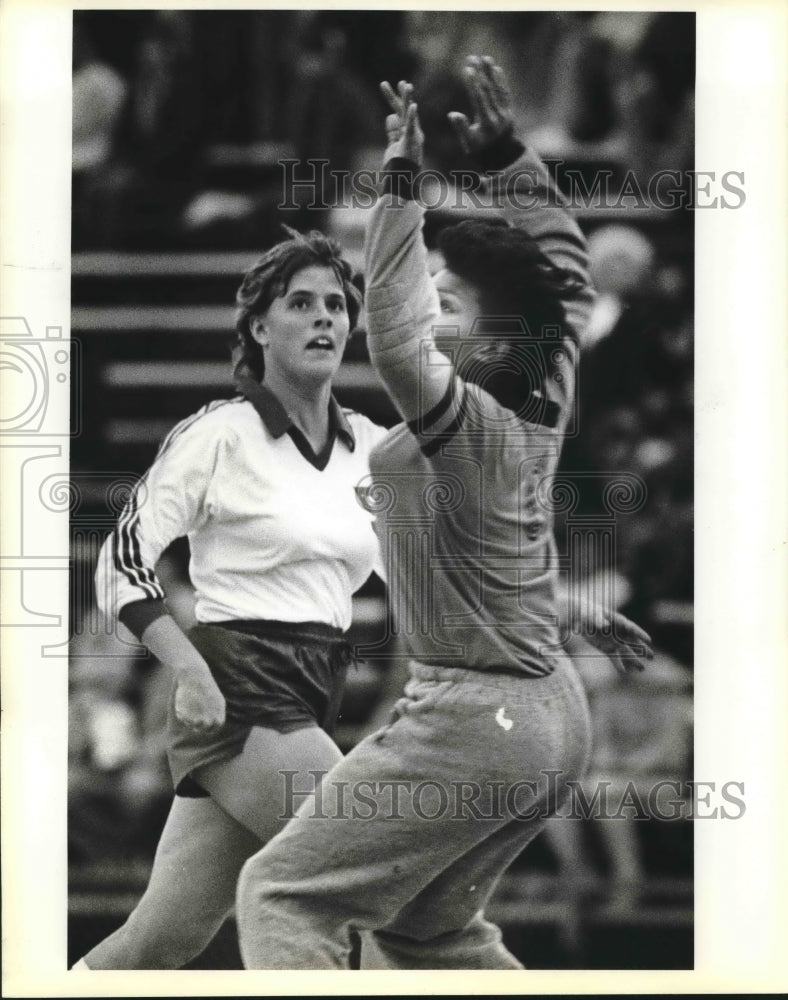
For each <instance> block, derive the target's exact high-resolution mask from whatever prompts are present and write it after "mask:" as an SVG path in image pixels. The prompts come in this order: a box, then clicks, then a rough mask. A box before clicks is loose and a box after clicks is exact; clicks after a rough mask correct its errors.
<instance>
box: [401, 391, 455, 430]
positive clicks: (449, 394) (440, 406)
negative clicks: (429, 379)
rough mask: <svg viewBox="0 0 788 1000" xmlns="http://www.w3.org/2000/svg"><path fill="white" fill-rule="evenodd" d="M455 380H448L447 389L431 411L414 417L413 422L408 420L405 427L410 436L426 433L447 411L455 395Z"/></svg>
mask: <svg viewBox="0 0 788 1000" xmlns="http://www.w3.org/2000/svg"><path fill="white" fill-rule="evenodd" d="M456 381H457V380H456V379H455V378H451V379H450V380H449V385H448V388H447V389H446V392H445V393H444V394H443V397H442V399H440V400H439V401H438V402H437V403H436V404H435V406H433V407H432V409H431V410H428V411H427V412H426V413H424V414H422V415H421V416H418V417H416V418H415V419H414V420H409V421H408V424H407V427H408V430H409V431H410V432H411V434H423V433H424V432H425V431H427V430H428V429H429V428H430V427H431V426H432V425H433V424H436V423H437V422H438V421H439V420H440V418H441V417H442V416H443V414H444V413H445V412H446V411H447V410H448V409H449V407H450V406H451V404H452V403H453V402H454V396H455V393H456Z"/></svg>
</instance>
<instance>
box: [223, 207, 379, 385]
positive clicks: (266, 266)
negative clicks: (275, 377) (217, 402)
mask: <svg viewBox="0 0 788 1000" xmlns="http://www.w3.org/2000/svg"><path fill="white" fill-rule="evenodd" d="M282 228H283V229H284V231H285V232H286V233H287V234H288V236H289V239H286V240H283V241H282V242H281V243H277V244H276V245H275V246H273V247H271V248H270V250H267V251H266V252H265V253H264V254H263V256H262V257H261V258H260V259H259V260H258V261H257V263H256V264H255V265H254V266H253V267H251V268H250V269H249V270H248V271H247V272H246V274H245V275H244V278H243V281H242V282H241V286H240V288H239V289H238V291H237V293H236V296H235V303H236V306H237V309H236V314H235V336H234V339H233V351H232V361H233V374H234V376H235V378H236V379H237V378H238V377H239V376H240V375H242V374H249V375H251V376H252V377H253V378H254V379H255V380H256V381H258V382H259V381H261V380H262V378H263V374H264V372H265V361H264V358H263V349H262V347H261V346H260V344H258V342H257V341H256V340H255V339H254V337H253V336H252V329H251V322H252V320H253V319H254V318H255V317H256V316H259V315H261V314H262V313H264V312H266V310H267V309H268V307H269V306H270V305H271V303H272V302H273V301H274V299H276V298H279V296H281V295H284V294H285V292H286V291H287V288H288V286H289V284H290V282H291V281H292V279H293V277H294V275H296V274H297V273H298V272H299V271H303V270H304V268H306V267H330V268H331V270H332V271H333V272H334V274H335V275H336V278H337V281H338V282H339V284H340V285H341V287H342V291H343V292H344V294H345V301H346V303H347V311H348V319H349V321H350V329H351V331H352V330H353V329H355V326H356V324H357V322H358V317H359V314H360V312H361V302H362V297H361V293H360V291H359V289H358V287H357V286H356V284H354V279H353V269H352V268H351V266H350V264H349V263H348V262H347V261H346V260H345V259H344V257H342V248H341V247H340V245H339V243H338V242H337V241H336V240H334V239H331V238H330V237H328V236H324V235H323V233H321V232H318V231H317V230H313V231H312V232H309V233H306V234H302V233H299V232H297V231H296V230H295V229H291V228H290V227H289V226H282Z"/></svg>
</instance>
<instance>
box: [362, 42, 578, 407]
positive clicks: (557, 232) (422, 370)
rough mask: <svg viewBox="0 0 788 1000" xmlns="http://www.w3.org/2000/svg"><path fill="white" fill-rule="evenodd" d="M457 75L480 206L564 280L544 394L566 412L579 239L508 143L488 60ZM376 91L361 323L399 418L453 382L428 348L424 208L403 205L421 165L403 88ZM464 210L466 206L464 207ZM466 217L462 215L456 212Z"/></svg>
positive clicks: (549, 189) (503, 102) (539, 171)
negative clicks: (379, 128) (378, 126)
mask: <svg viewBox="0 0 788 1000" xmlns="http://www.w3.org/2000/svg"><path fill="white" fill-rule="evenodd" d="M465 76H466V81H467V83H468V88H469V92H470V94H471V98H472V100H473V104H474V111H475V114H474V120H473V122H471V121H469V120H468V118H466V116H465V115H463V114H460V113H459V112H452V113H451V114H450V115H449V118H450V121H451V123H452V125H453V127H454V129H455V131H456V133H457V135H458V138H459V140H460V143H461V145H462V146H463V148H464V149H465V151H466V153H468V154H469V155H470V156H471V158H472V160H473V161H474V162H475V164H476V169H477V170H478V172H479V174H480V176H481V177H482V178H483V181H482V183H483V185H484V187H485V196H484V198H483V202H484V205H485V207H484V208H482V209H476V210H475V211H477V212H480V213H483V214H484V215H485V216H489V215H491V214H492V215H503V216H504V217H506V219H507V221H508V222H509V223H510V224H512V225H515V226H517V227H518V228H520V229H522V230H523V231H524V232H526V233H527V234H528V235H529V236H530V237H531V238H532V239H533V240H534V241H535V243H536V244H537V245H538V247H539V249H540V251H541V252H542V253H543V254H544V256H545V258H546V259H547V261H549V263H550V264H552V265H553V266H554V267H557V268H560V269H561V270H562V271H563V272H565V273H566V274H567V275H568V276H571V279H572V281H571V282H569V283H567V284H568V289H569V290H568V291H567V292H566V294H565V295H564V296H563V297H562V300H561V301H562V304H563V306H564V310H565V312H566V317H567V323H566V328H565V329H564V331H563V338H564V342H565V346H566V351H565V352H564V354H563V357H562V359H561V360H560V361H559V362H558V366H559V368H560V367H563V369H564V370H563V371H562V372H561V376H562V377H561V378H559V379H557V380H555V379H553V380H551V386H550V388H549V390H548V391H549V393H550V394H551V395H552V394H554V395H555V399H554V400H553V401H554V402H555V403H556V404H558V406H559V407H560V408H561V409H562V410H563V411H566V409H567V404H568V403H569V402H570V398H571V396H572V391H573V386H574V367H575V364H576V360H577V352H576V341H577V340H578V338H579V337H580V335H581V333H582V330H583V328H584V326H585V323H586V321H587V318H588V314H589V311H590V306H591V302H592V300H593V293H592V291H591V287H590V283H589V279H588V268H587V259H586V251H585V240H584V237H583V235H582V233H581V231H580V229H579V227H578V226H577V224H576V222H575V221H574V220H573V219H572V218H571V216H570V215H569V213H568V211H567V208H566V205H565V202H564V199H563V198H562V196H561V195H560V193H559V192H558V191H557V189H556V188H555V186H554V185H553V183H552V181H551V179H550V176H549V174H548V171H547V169H546V167H545V165H544V163H542V161H541V160H540V159H539V157H538V156H537V155H536V154H535V153H534V152H533V151H530V150H527V149H526V147H525V146H524V145H523V143H521V142H520V141H519V140H518V139H516V138H515V136H514V132H513V118H512V111H511V102H510V99H509V93H508V89H507V88H506V85H505V82H504V79H503V74H502V72H501V70H500V68H499V67H497V66H495V65H494V63H493V62H492V60H490V59H487V58H479V57H469V59H468V61H467V64H466V67H465ZM381 88H382V90H383V93H384V95H385V96H386V98H387V100H388V101H389V104H390V106H391V109H392V114H390V115H389V117H388V118H387V121H386V127H387V133H388V138H389V145H388V148H387V150H386V153H385V155H384V159H383V171H384V177H385V178H386V180H385V183H384V194H383V196H382V197H381V198H380V199H379V201H378V203H377V204H376V206H375V207H374V208H373V210H372V212H371V213H370V221H369V225H368V229H367V240H366V276H367V319H368V332H369V346H370V355H371V358H372V362H373V364H374V365H375V368H376V370H377V371H378V373H379V374H380V376H381V378H382V380H383V382H384V384H385V385H386V387H387V389H388V391H389V394H390V395H391V397H392V399H393V400H394V402H395V404H396V405H397V407H398V409H399V410H400V413H401V414H402V416H403V417H404V418H405V419H406V420H413V419H414V418H416V417H421V416H423V415H424V414H425V413H428V412H429V411H431V410H433V409H434V408H435V407H440V405H441V401H442V400H444V399H445V398H446V395H447V390H448V389H449V386H450V384H451V381H452V375H451V370H450V366H449V364H448V362H447V363H446V365H442V364H440V363H437V361H438V359H439V358H440V355H439V353H438V351H437V349H436V348H434V346H432V328H433V326H434V325H435V324H437V323H438V322H439V318H440V310H439V305H438V297H437V294H436V292H435V288H434V285H433V283H432V280H431V278H430V276H429V273H428V268H427V254H426V250H425V247H424V243H423V240H422V234H421V230H422V223H423V217H424V209H423V208H422V207H421V206H420V205H418V204H416V203H415V202H414V201H413V200H412V196H411V191H410V185H409V184H408V182H407V178H408V175H409V174H411V175H412V173H413V172H414V171H416V170H418V169H419V168H420V167H421V155H422V142H423V136H422V134H421V129H420V128H419V123H418V115H417V107H416V105H415V104H414V103H413V101H412V88H411V86H410V85H409V84H407V83H400V84H399V86H398V88H397V92H396V93H395V92H394V90H393V89H392V88H391V87H390V86H389V85H388V84H382V85H381ZM468 204H469V208H470V207H471V203H470V202H469V203H468ZM458 215H460V217H465V216H466V215H467V213H466V212H462V213H458Z"/></svg>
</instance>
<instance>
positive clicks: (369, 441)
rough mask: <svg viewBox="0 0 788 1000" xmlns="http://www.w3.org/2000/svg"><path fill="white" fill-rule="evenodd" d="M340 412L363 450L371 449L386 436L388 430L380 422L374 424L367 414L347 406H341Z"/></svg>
mask: <svg viewBox="0 0 788 1000" xmlns="http://www.w3.org/2000/svg"><path fill="white" fill-rule="evenodd" d="M342 413H343V415H344V417H345V419H346V420H347V422H348V424H349V425H350V429H351V430H352V431H353V436H354V437H355V439H356V444H357V445H358V446H359V447H361V448H363V449H364V451H366V452H368V451H371V450H372V448H374V447H375V445H376V444H377V443H378V441H380V440H381V439H382V438H384V437H385V436H386V434H387V433H388V430H387V429H386V428H385V427H383V426H382V425H381V424H376V423H375V422H374V421H373V420H370V419H369V417H368V416H366V415H365V414H363V413H359V412H358V410H352V409H350V408H349V407H347V406H343V407H342Z"/></svg>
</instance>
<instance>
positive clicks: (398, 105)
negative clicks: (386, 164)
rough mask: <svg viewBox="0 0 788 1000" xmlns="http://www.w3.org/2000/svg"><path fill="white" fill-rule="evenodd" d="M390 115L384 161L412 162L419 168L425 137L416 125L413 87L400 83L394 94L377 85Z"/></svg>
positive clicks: (387, 118) (390, 89) (386, 88)
mask: <svg viewBox="0 0 788 1000" xmlns="http://www.w3.org/2000/svg"><path fill="white" fill-rule="evenodd" d="M380 91H381V93H382V94H383V96H384V97H385V99H386V101H387V103H388V105H389V107H390V108H391V110H392V114H390V115H388V116H387V117H386V138H387V139H388V148H387V149H386V155H385V159H386V160H390V159H392V158H393V157H401V158H402V159H406V160H411V161H412V162H413V163H415V164H416V165H417V166H419V167H420V166H421V164H422V160H423V157H424V133H423V132H422V130H421V125H420V124H419V114H418V105H417V104H416V103H415V102H414V101H413V99H412V98H413V85H412V84H410V83H408V82H407V81H405V80H400V82H399V83H398V84H397V90H396V91H395V90H394V88H393V87H392V86H391V84H390V83H387V82H386V81H385V80H384V81H383V82H382V83H381V85H380Z"/></svg>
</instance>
